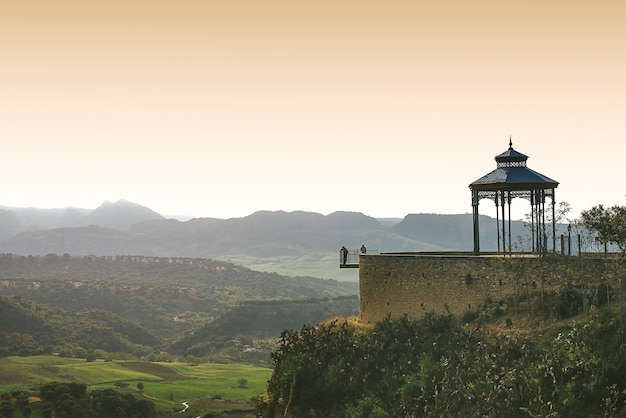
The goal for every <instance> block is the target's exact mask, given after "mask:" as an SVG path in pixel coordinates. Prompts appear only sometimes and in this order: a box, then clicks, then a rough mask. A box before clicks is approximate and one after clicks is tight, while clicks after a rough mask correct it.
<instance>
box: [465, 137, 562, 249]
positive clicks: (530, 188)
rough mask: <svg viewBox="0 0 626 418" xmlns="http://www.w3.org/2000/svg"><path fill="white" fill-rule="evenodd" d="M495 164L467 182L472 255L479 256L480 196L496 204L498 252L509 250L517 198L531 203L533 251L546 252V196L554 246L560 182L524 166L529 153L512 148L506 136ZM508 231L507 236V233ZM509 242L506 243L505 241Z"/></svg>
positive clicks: (554, 244) (511, 143)
mask: <svg viewBox="0 0 626 418" xmlns="http://www.w3.org/2000/svg"><path fill="white" fill-rule="evenodd" d="M495 159H496V163H497V167H496V169H495V170H493V171H491V172H490V173H488V174H486V175H484V176H483V177H481V178H479V179H478V180H476V181H474V182H473V183H471V184H470V185H469V188H470V190H471V192H472V214H473V217H472V219H473V227H474V228H473V231H474V255H480V234H479V230H480V228H479V223H478V219H479V215H478V205H479V203H480V200H482V199H490V200H492V201H493V202H494V203H495V205H496V231H497V232H496V233H497V236H498V237H497V238H498V252H502V253H504V254H506V252H507V251H508V252H511V245H512V243H511V201H512V200H513V199H514V198H516V197H521V198H523V199H527V200H528V201H529V202H530V206H531V211H530V213H531V235H532V251H533V252H534V253H537V254H544V253H546V252H547V236H548V235H547V231H546V211H545V206H546V198H550V203H551V210H552V217H551V223H552V248H555V246H556V225H555V197H554V190H555V189H556V188H557V187H558V185H559V183H558V182H557V181H555V180H552V179H550V178H549V177H546V176H544V175H543V174H540V173H538V172H536V171H534V170H531V169H530V168H528V167H527V165H526V160H528V156H526V155H524V154H522V153H521V152H518V151H516V150H514V149H513V142H512V140H511V139H510V138H509V149H508V150H506V151H505V152H503V153H502V154H499V155H497V156H496V157H495ZM507 233H508V235H507ZM507 241H508V242H507ZM500 244H502V245H500Z"/></svg>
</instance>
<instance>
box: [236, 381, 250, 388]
mask: <svg viewBox="0 0 626 418" xmlns="http://www.w3.org/2000/svg"><path fill="white" fill-rule="evenodd" d="M237 386H239V387H240V388H242V389H245V388H247V387H248V379H244V378H241V379H239V380H237Z"/></svg>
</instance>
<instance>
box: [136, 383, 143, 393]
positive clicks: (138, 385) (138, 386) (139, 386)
mask: <svg viewBox="0 0 626 418" xmlns="http://www.w3.org/2000/svg"><path fill="white" fill-rule="evenodd" d="M143 388H144V386H143V383H141V382H139V383H137V389H139V390H141V391H143Z"/></svg>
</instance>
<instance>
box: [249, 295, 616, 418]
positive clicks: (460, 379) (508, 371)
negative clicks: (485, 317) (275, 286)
mask: <svg viewBox="0 0 626 418" xmlns="http://www.w3.org/2000/svg"><path fill="white" fill-rule="evenodd" d="M616 309H618V308H615V309H613V310H609V309H608V308H606V307H605V308H604V309H600V310H595V311H593V310H592V312H591V313H590V314H588V315H587V316H580V317H576V318H570V319H568V320H565V321H563V320H561V321H559V322H557V323H556V324H555V325H553V326H551V327H547V328H545V329H543V330H541V331H538V330H535V331H532V330H531V329H529V331H530V332H528V333H523V332H515V331H513V330H512V329H505V328H503V327H498V326H494V324H495V323H491V324H489V323H484V322H481V321H480V320H479V319H478V317H477V319H475V320H473V321H472V322H470V323H464V322H463V321H460V320H458V319H455V318H454V317H453V316H452V315H450V314H445V315H435V314H432V313H426V314H425V315H424V317H423V318H422V319H420V320H411V319H409V318H407V317H406V316H405V317H403V318H401V319H399V320H391V319H389V318H386V319H385V320H384V321H382V322H379V323H377V324H375V325H373V326H369V327H366V326H363V325H358V324H354V323H350V322H348V321H333V322H327V323H323V324H319V325H317V326H309V325H306V326H304V327H302V329H301V330H300V331H299V332H297V331H285V332H283V334H282V335H281V338H280V341H279V345H278V347H277V348H276V350H275V351H274V352H272V361H273V363H274V371H273V374H272V377H271V379H270V381H269V385H268V392H267V394H266V396H265V397H263V398H260V399H259V404H258V405H259V406H258V409H259V413H260V414H262V416H264V417H272V418H273V417H276V416H291V417H309V416H316V417H340V418H356V417H361V418H363V417H365V418H387V417H389V418H391V417H393V418H397V417H417V416H432V417H440V416H449V417H484V416H499V417H523V416H528V417H546V416H553V417H557V416H563V417H565V416H571V417H573V416H585V417H609V416H613V417H614V416H626V407H625V404H624V402H625V399H626V345H625V340H624V321H625V320H626V317H625V316H624V313H623V311H619V310H616ZM497 322H498V323H500V322H502V318H499V319H498V321H497Z"/></svg>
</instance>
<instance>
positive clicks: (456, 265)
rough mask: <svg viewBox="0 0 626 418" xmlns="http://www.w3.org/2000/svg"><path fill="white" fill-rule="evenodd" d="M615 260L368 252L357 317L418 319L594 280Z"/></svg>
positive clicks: (362, 259) (361, 272)
mask: <svg viewBox="0 0 626 418" xmlns="http://www.w3.org/2000/svg"><path fill="white" fill-rule="evenodd" d="M613 262H614V261H613V260H607V259H603V258H578V257H559V256H548V257H502V256H499V255H497V256H496V255H494V256H480V257H474V256H465V255H455V254H452V253H450V254H445V253H444V254H428V253H402V254H372V255H369V254H367V255H361V257H360V259H359V285H360V305H361V321H362V322H377V321H380V320H382V319H383V318H384V317H385V316H387V315H388V314H390V315H391V317H393V318H398V317H401V316H402V315H404V314H405V313H406V314H408V315H409V317H412V318H421V317H422V316H423V314H424V312H425V311H434V312H438V313H441V312H443V311H444V309H445V308H444V307H445V306H446V305H447V306H448V308H449V309H450V311H451V312H452V313H453V314H455V315H461V314H463V312H465V311H467V310H471V309H476V308H477V307H478V306H479V305H480V304H481V303H482V302H484V301H485V300H487V299H489V298H490V299H492V300H499V299H502V298H505V297H507V296H512V295H523V294H526V292H529V291H531V292H532V291H545V292H548V291H550V290H555V289H557V288H559V287H561V286H564V285H567V284H573V285H579V284H580V283H581V282H582V281H583V280H584V281H585V283H586V286H590V285H592V284H593V283H598V281H599V280H602V279H603V278H605V277H606V274H607V271H611V268H610V266H608V264H612V263H613Z"/></svg>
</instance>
